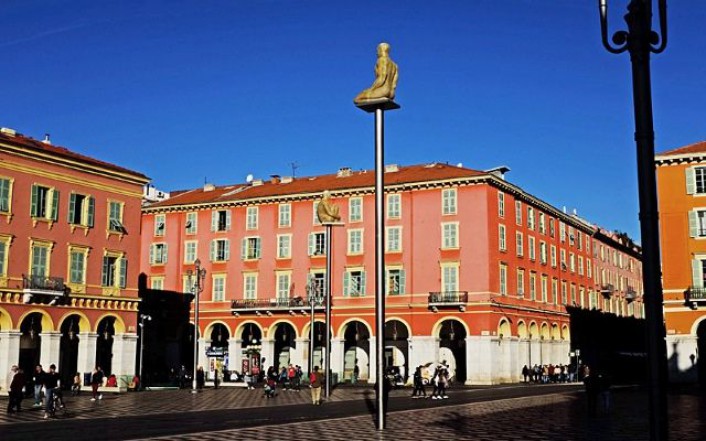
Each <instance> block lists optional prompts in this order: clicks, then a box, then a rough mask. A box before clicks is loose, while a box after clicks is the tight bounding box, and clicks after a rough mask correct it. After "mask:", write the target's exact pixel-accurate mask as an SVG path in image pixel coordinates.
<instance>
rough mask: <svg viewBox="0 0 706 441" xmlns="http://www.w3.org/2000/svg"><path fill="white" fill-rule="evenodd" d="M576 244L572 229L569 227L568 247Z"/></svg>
mask: <svg viewBox="0 0 706 441" xmlns="http://www.w3.org/2000/svg"><path fill="white" fill-rule="evenodd" d="M575 244H576V235H575V234H574V227H569V245H575Z"/></svg>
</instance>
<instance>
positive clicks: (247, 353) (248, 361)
mask: <svg viewBox="0 0 706 441" xmlns="http://www.w3.org/2000/svg"><path fill="white" fill-rule="evenodd" d="M263 335H264V331H263V329H262V328H261V327H260V324H259V323H257V322H256V321H253V320H248V321H245V322H243V323H241V324H240V326H238V327H237V328H236V330H235V336H236V338H239V340H240V341H241V343H240V350H241V353H242V355H243V362H242V366H240V367H241V368H242V370H243V371H244V372H250V373H251V374H252V375H253V376H254V377H255V378H260V377H261V376H262V374H263V372H262V363H263V359H262V354H261V352H260V351H261V347H262V346H261V345H262V336H263Z"/></svg>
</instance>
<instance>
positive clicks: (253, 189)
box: [150, 164, 488, 208]
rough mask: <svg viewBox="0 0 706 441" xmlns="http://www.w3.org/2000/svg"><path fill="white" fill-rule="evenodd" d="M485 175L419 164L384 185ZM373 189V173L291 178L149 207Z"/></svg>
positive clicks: (186, 194)
mask: <svg viewBox="0 0 706 441" xmlns="http://www.w3.org/2000/svg"><path fill="white" fill-rule="evenodd" d="M487 174H488V173H485V172H481V171H477V170H471V169H468V168H463V167H457V166H453V165H447V164H426V165H424V164H420V165H411V166H400V167H399V168H398V170H397V171H390V172H387V173H385V175H384V182H385V185H396V184H408V183H415V182H426V181H443V180H446V179H458V178H472V177H477V176H485V175H487ZM374 185H375V172H374V171H373V170H362V171H351V172H350V174H349V175H347V176H338V174H329V175H320V176H308V177H300V178H293V180H292V181H291V182H287V183H284V182H276V183H275V182H272V181H271V180H268V181H265V182H263V183H262V184H259V185H252V184H235V185H228V186H219V187H215V189H213V190H211V191H204V189H203V188H196V189H193V190H189V191H183V192H177V194H176V195H175V194H174V193H173V192H172V193H171V197H170V198H169V199H167V200H164V201H160V202H157V203H154V204H151V205H150V208H152V207H154V208H156V207H169V206H179V205H191V204H207V203H219V202H220V203H222V202H233V201H239V200H246V199H253V198H264V197H273V196H285V195H294V194H307V193H313V194H317V193H321V192H323V191H324V190H331V191H337V190H348V189H356V188H366V187H368V188H370V187H373V186H374Z"/></svg>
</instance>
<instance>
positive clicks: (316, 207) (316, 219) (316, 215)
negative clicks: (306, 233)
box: [311, 201, 321, 225]
mask: <svg viewBox="0 0 706 441" xmlns="http://www.w3.org/2000/svg"><path fill="white" fill-rule="evenodd" d="M311 208H312V212H313V215H314V225H321V222H320V221H319V212H318V210H319V201H314V202H313V203H312V205H311Z"/></svg>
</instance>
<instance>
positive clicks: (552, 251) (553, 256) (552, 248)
mask: <svg viewBox="0 0 706 441" xmlns="http://www.w3.org/2000/svg"><path fill="white" fill-rule="evenodd" d="M549 251H550V253H549V254H550V255H549V258H550V259H551V264H552V268H556V246H554V245H551V246H550V248H549Z"/></svg>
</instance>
